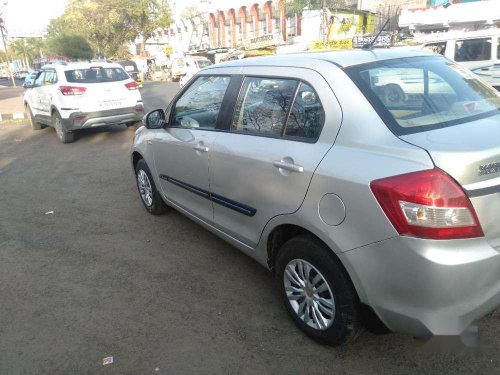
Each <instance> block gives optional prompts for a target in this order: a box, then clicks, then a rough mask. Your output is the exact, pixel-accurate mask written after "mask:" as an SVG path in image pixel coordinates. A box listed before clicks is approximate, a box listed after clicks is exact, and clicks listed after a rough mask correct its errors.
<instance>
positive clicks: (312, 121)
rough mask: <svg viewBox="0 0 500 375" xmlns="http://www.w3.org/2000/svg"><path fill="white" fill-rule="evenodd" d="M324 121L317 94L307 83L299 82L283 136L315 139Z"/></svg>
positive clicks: (323, 112) (323, 113)
mask: <svg viewBox="0 0 500 375" xmlns="http://www.w3.org/2000/svg"><path fill="white" fill-rule="evenodd" d="M324 122H325V111H324V109H323V106H322V105H321V102H320V101H319V98H318V95H317V94H316V92H315V91H314V89H313V88H312V87H311V86H310V85H308V84H307V83H304V82H301V83H300V86H299V90H298V92H297V95H296V97H295V100H294V102H293V107H292V110H291V111H290V115H289V116H288V121H287V123H286V128H285V132H284V135H285V137H299V138H304V139H307V140H316V139H317V138H318V137H319V134H320V133H321V129H322V128H323V124H324Z"/></svg>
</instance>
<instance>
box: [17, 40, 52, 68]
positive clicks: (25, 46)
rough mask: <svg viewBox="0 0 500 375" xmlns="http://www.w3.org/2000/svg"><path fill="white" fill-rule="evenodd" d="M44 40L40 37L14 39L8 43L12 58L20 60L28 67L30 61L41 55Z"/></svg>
mask: <svg viewBox="0 0 500 375" xmlns="http://www.w3.org/2000/svg"><path fill="white" fill-rule="evenodd" d="M43 48H44V41H43V40H42V39H41V38H23V39H16V40H14V41H11V42H10V43H9V51H10V52H11V54H12V56H11V57H12V58H14V59H17V60H21V61H22V62H23V65H24V66H25V67H26V69H29V68H30V62H32V61H33V60H34V59H36V58H38V57H41V53H42V49H43Z"/></svg>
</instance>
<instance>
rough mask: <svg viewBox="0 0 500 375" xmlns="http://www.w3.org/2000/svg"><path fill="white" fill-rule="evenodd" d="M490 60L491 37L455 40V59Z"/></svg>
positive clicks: (460, 60)
mask: <svg viewBox="0 0 500 375" xmlns="http://www.w3.org/2000/svg"><path fill="white" fill-rule="evenodd" d="M484 60H491V38H479V39H466V40H457V42H456V43H455V61H458V62H462V61H484Z"/></svg>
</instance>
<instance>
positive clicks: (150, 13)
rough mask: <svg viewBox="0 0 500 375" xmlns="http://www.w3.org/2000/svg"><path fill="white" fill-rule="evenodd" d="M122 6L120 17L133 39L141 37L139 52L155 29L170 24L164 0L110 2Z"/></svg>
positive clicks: (117, 0)
mask: <svg viewBox="0 0 500 375" xmlns="http://www.w3.org/2000/svg"><path fill="white" fill-rule="evenodd" d="M110 1H113V2H114V3H116V4H122V6H123V10H122V16H123V18H124V19H125V20H126V24H127V26H128V28H129V30H130V31H131V32H132V33H134V34H135V35H134V39H135V38H136V37H138V36H141V37H142V42H141V52H144V50H145V46H146V40H148V39H149V38H150V37H151V36H152V35H153V32H154V31H155V30H156V29H159V28H166V27H169V26H170V24H171V23H172V17H171V14H170V9H169V8H168V2H167V1H166V0H110Z"/></svg>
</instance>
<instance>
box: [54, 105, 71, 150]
mask: <svg viewBox="0 0 500 375" xmlns="http://www.w3.org/2000/svg"><path fill="white" fill-rule="evenodd" d="M52 126H53V127H54V128H55V129H56V133H57V138H59V140H60V141H61V142H62V143H71V142H73V141H74V140H75V134H74V133H72V132H68V131H67V130H66V128H65V127H64V125H63V122H62V119H61V115H60V114H59V112H57V111H56V112H54V113H53V114H52Z"/></svg>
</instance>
